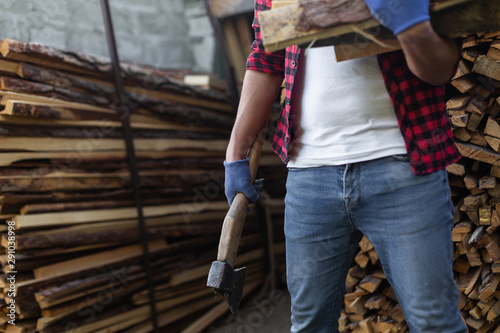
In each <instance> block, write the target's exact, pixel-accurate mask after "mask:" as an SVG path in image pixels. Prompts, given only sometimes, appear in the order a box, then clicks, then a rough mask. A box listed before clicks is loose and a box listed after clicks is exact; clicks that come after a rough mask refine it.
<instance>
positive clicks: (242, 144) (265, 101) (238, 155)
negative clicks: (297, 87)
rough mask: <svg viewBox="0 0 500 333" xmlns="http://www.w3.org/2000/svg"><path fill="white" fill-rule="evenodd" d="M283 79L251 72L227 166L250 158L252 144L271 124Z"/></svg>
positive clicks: (239, 109)
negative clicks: (259, 133) (269, 121)
mask: <svg viewBox="0 0 500 333" xmlns="http://www.w3.org/2000/svg"><path fill="white" fill-rule="evenodd" d="M282 82H283V78H282V77H281V76H276V75H270V74H267V73H263V72H258V71H254V70H247V71H246V74H245V79H244V80H243V88H242V91H241V98H240V104H239V107H238V114H237V116H236V121H235V123H234V126H233V130H232V132H231V139H230V140H229V145H228V147H227V150H226V162H233V161H238V160H242V159H244V158H245V157H246V155H247V152H248V150H249V149H250V146H251V145H252V142H253V141H254V139H255V137H256V136H257V133H258V132H259V130H260V129H261V128H262V125H263V124H264V122H265V121H266V120H267V118H268V116H269V113H270V112H271V108H272V106H273V104H274V101H275V100H276V96H277V95H278V92H279V90H280V87H281V83H282Z"/></svg>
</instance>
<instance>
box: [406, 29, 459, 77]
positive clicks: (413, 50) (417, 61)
mask: <svg viewBox="0 0 500 333" xmlns="http://www.w3.org/2000/svg"><path fill="white" fill-rule="evenodd" d="M397 38H398V41H399V43H400V44H401V47H402V49H403V52H404V54H405V58H406V61H407V63H408V67H409V68H410V70H411V71H412V72H413V74H415V75H416V76H417V77H419V78H420V79H422V80H423V81H426V82H428V83H431V84H434V85H440V84H443V83H446V81H448V80H449V79H450V78H451V77H452V75H453V69H454V68H455V64H456V62H457V61H458V58H459V53H458V50H457V46H456V44H455V43H454V42H453V40H450V39H443V38H441V37H439V36H438V35H437V34H436V32H435V31H434V29H433V28H432V26H431V24H430V22H429V21H425V22H422V23H419V24H417V25H415V26H413V27H411V28H409V29H407V30H405V31H403V32H401V33H400V34H398V35H397Z"/></svg>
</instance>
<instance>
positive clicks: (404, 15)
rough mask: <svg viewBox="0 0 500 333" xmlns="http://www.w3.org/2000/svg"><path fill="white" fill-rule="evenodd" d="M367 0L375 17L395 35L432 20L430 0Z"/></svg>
mask: <svg viewBox="0 0 500 333" xmlns="http://www.w3.org/2000/svg"><path fill="white" fill-rule="evenodd" d="M365 2H366V5H367V6H368V8H369V9H370V10H371V12H372V15H373V17H375V18H376V19H377V20H378V21H379V22H380V23H381V24H382V25H383V26H385V27H386V28H388V29H389V30H391V31H392V32H393V33H394V35H398V34H399V33H401V32H403V31H405V30H406V29H408V28H411V27H412V26H414V25H416V24H418V23H421V22H424V21H428V20H430V15H429V0H365Z"/></svg>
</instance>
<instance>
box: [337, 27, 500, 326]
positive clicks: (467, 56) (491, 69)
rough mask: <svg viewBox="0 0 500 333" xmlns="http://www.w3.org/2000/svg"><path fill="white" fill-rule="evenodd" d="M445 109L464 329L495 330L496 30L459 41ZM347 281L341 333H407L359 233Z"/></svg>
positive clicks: (499, 192)
mask: <svg viewBox="0 0 500 333" xmlns="http://www.w3.org/2000/svg"><path fill="white" fill-rule="evenodd" d="M448 94H449V96H448V97H449V99H448V102H447V110H448V113H449V116H450V121H451V123H452V125H453V130H454V136H455V138H456V145H457V146H458V148H459V150H460V152H461V153H462V155H463V156H464V157H463V158H462V159H461V160H460V161H459V162H458V163H456V164H453V165H451V166H449V167H448V168H447V171H448V173H449V179H450V185H451V189H452V195H453V202H454V204H455V227H454V229H453V234H452V238H453V242H454V252H453V253H454V265H453V270H454V273H455V279H456V282H457V284H458V286H459V290H460V303H459V307H460V310H461V311H462V316H463V318H464V320H465V322H466V323H467V326H468V327H469V331H470V332H480V333H499V332H500V247H499V242H500V228H499V226H500V182H499V181H497V178H500V122H499V119H500V114H499V112H500V31H495V32H485V33H478V34H475V35H473V36H469V37H467V38H465V39H464V41H463V58H462V59H461V61H460V63H459V67H458V71H457V73H456V75H455V77H454V78H453V79H452V81H451V85H450V87H449V89H448ZM360 248H361V249H360V251H359V253H358V255H357V256H356V258H355V265H354V266H353V267H352V268H351V269H350V271H349V275H348V279H347V294H346V296H345V299H344V304H345V312H344V314H343V316H342V318H341V320H340V326H341V328H342V331H343V332H391V333H392V332H407V331H408V326H407V324H406V323H405V319H404V315H403V312H402V311H401V307H400V306H399V304H398V302H397V298H396V296H395V294H394V292H393V290H392V288H391V287H390V285H389V284H388V282H387V280H386V279H385V276H384V273H383V271H382V269H381V265H380V262H379V261H378V258H377V255H376V253H375V251H374V250H373V247H372V246H371V244H370V243H369V241H368V240H367V239H366V238H364V239H363V240H362V241H361V243H360Z"/></svg>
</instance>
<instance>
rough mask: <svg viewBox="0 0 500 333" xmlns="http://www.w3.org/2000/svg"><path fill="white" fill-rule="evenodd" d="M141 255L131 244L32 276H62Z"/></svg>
mask: <svg viewBox="0 0 500 333" xmlns="http://www.w3.org/2000/svg"><path fill="white" fill-rule="evenodd" d="M166 246H167V243H166V242H165V240H163V239H158V240H154V241H150V242H149V243H148V249H149V250H150V251H151V252H155V251H158V250H160V249H164V248H166ZM138 255H142V244H133V245H128V246H123V247H119V248H117V249H112V250H108V251H101V252H97V253H95V254H90V255H87V256H82V257H78V258H75V259H70V260H65V261H61V262H58V263H55V264H52V265H47V266H42V267H38V268H35V269H34V270H33V274H34V275H35V279H42V278H49V277H54V276H63V275H68V274H71V273H73V272H75V271H80V270H87V269H91V268H92V267H97V266H104V265H109V264H112V263H115V262H119V261H123V260H125V259H128V258H130V257H133V256H138Z"/></svg>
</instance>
